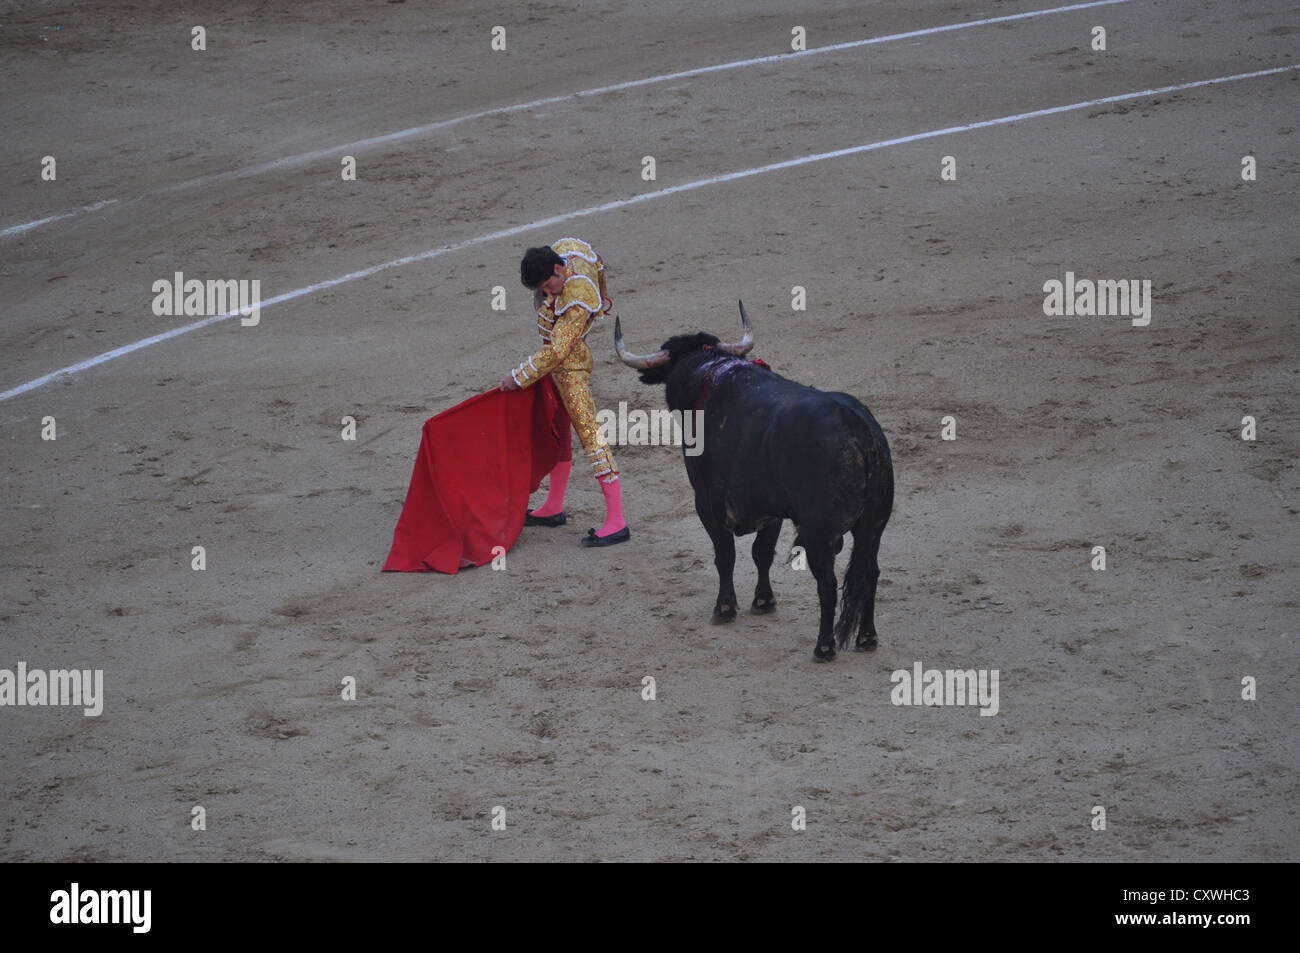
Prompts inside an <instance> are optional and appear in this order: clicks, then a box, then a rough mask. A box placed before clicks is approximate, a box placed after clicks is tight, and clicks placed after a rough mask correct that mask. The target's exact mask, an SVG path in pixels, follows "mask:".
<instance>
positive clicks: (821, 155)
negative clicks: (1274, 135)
mask: <svg viewBox="0 0 1300 953" xmlns="http://www.w3.org/2000/svg"><path fill="white" fill-rule="evenodd" d="M1294 69H1300V63H1293V64H1291V65H1290V66H1277V67H1274V68H1272V69H1264V70H1255V71H1254V72H1251V73H1236V74H1233V75H1232V76H1217V77H1215V78H1214V79H1201V80H1195V81H1194V82H1190V83H1178V84H1175V85H1173V86H1158V87H1155V88H1153V89H1143V90H1139V91H1137V92H1134V93H1120V94H1119V95H1116V96H1103V97H1101V98H1100V99H1088V100H1084V101H1083V102H1078V103H1070V104H1068V105H1065V106H1050V107H1048V108H1046V109H1034V110H1031V111H1029V112H1023V113H1015V114H1014V115H1011V116H999V117H998V118H996V119H984V120H981V121H979V122H972V123H966V124H965V125H961V126H947V127H945V128H943V129H932V130H930V131H929V132H918V133H913V134H912V135H910V136H899V137H898V138H896V139H881V140H879V141H878V142H868V143H865V144H864V145H860V146H849V147H848V148H845V149H835V150H833V151H831V152H818V153H815V154H814V155H807V156H800V157H799V158H797V159H786V160H785V161H784V162H773V163H770V164H768V165H760V166H756V167H754V168H752V169H742V170H740V171H738V172H728V173H725V174H724V175H714V176H710V177H709V178H707V179H696V180H694V181H692V182H684V183H682V184H681V185H673V186H669V187H668V188H665V189H658V190H656V191H654V192H644V193H642V194H641V195H634V196H632V197H630V198H625V199H615V200H614V201H612V202H605V203H603V204H601V205H592V206H590V207H588V208H583V209H578V210H577V211H573V212H564V213H563V214H561V215H552V216H551V217H550V218H544V219H540V220H538V221H536V222H529V223H528V224H526V225H515V226H513V227H512V228H503V229H501V230H499V231H495V232H490V233H488V234H486V235H479V236H477V237H475V238H467V239H465V240H464V241H461V242H455V243H453V244H450V245H442V246H439V247H438V248H430V249H428V250H426V251H422V252H419V253H417V254H414V255H407V256H405V257H404V258H395V259H393V260H392V261H386V262H384V263H382V264H379V265H371V266H370V267H369V268H363V269H362V270H360V271H353V272H349V273H348V274H346V275H340V276H339V277H337V278H330V279H329V280H328V281H320V282H317V283H316V284H312V285H307V286H305V287H302V288H295V289H294V290H293V291H286V292H285V293H284V294H279V295H276V296H275V297H273V298H268V299H266V300H265V301H263V302H262V303H261V307H262V308H268V307H270V306H272V305H276V304H281V303H283V302H285V301H292V300H293V299H294V298H301V297H302V296H303V295H309V294H312V293H313V292H316V291H324V290H326V289H328V288H334V287H337V286H338V285H342V284H346V283H348V282H351V281H356V280H358V279H360V278H368V277H370V276H371V275H375V274H378V273H379V272H381V271H388V270H389V269H391V268H400V267H401V266H403V265H411V264H415V263H416V262H421V261H428V260H429V259H431V258H438V257H439V256H441V255H445V254H447V253H449V252H454V251H460V250H461V249H463V248H470V247H473V246H474V245H482V244H484V243H485V242H492V241H497V240H498V239H502V238H511V237H513V236H515V235H519V234H522V233H524V232H529V231H534V230H537V229H542V228H550V227H551V226H553V225H560V224H562V223H564V222H569V221H572V220H573V219H575V218H582V217H584V216H587V215H599V214H600V213H602V212H611V211H614V210H615V209H620V208H627V207H628V206H629V205H636V204H638V203H641V202H649V201H652V200H654V199H660V198H665V197H667V196H669V195H678V194H680V193H682V192H690V191H693V190H695V189H702V188H706V187H708V186H710V185H720V184H721V183H723V182H734V181H735V180H737V179H746V178H749V177H750V176H754V175H762V174H763V173H765V172H776V171H778V170H780V169H793V168H796V167H798V166H801V165H808V164H809V163H812V162H824V161H825V160H827V159H837V158H840V157H842V156H850V155H857V154H859V153H863V152H872V151H875V150H876V149H887V148H889V147H890V146H900V145H906V144H907V143H910V142H920V141H922V140H924V139H935V138H937V137H939V136H951V135H953V134H955V133H959V132H969V131H971V130H973V129H988V128H991V127H993V126H1005V125H1008V124H1010V123H1013V122H1021V121H1023V120H1025V119H1038V118H1041V117H1043V116H1053V115H1057V114H1059V113H1067V112H1072V111H1075V110H1079V109H1088V108H1090V107H1092V106H1102V105H1105V104H1107V103H1119V102H1124V101H1125V100H1129V99H1142V98H1144V97H1147V96H1159V95H1163V94H1165V93H1177V92H1182V91H1183V90H1188V89H1197V88H1199V87H1202V86H1217V85H1219V84H1220V83H1232V82H1236V81H1238V80H1243V79H1255V78H1257V77H1260V76H1274V75H1276V74H1278V73H1285V72H1288V71H1290V70H1294ZM237 314H239V312H238V311H237V310H236V311H228V312H227V313H225V314H219V315H214V316H213V317H209V318H204V319H203V320H202V321H196V322H194V323H193V324H187V325H184V326H183V327H179V328H173V329H172V330H170V331H165V332H163V333H162V334H155V335H154V336H152V337H148V338H144V339H143V340H140V341H136V342H134V343H133V344H126V345H123V346H122V347H119V348H114V349H113V350H111V351H106V352H105V353H103V354H99V355H97V356H95V357H92V358H88V359H87V360H84V361H80V362H78V363H76V364H71V365H69V366H68V367H63V368H60V369H59V370H57V371H51V372H50V373H48V374H44V375H42V376H41V377H37V378H35V379H34V380H30V381H28V382H27V383H26V384H20V385H18V386H17V387H13V388H10V389H9V390H7V391H4V392H3V393H0V401H4V400H9V399H10V398H11V397H17V396H18V395H19V394H25V393H27V392H28V391H30V390H35V389H36V388H38V387H41V386H43V385H45V384H48V383H49V382H50V381H52V380H54V379H55V378H57V377H62V376H64V375H67V374H76V373H78V372H79V371H84V370H87V369H89V368H92V367H95V366H96V365H99V364H103V363H105V362H106V361H111V360H114V359H115V358H119V357H122V356H124V355H126V354H130V353H132V352H133V351H138V350H140V349H141V348H146V347H150V346H151V345H154V344H158V343H160V342H162V341H168V340H170V339H172V338H174V337H179V336H180V335H182V334H188V333H189V332H190V331H197V330H199V329H200V328H206V327H207V326H208V325H210V324H215V323H217V322H218V321H224V320H226V319H228V318H232V317H234V316H235V315H237Z"/></svg>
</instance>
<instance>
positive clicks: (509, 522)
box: [384, 376, 572, 573]
mask: <svg viewBox="0 0 1300 953" xmlns="http://www.w3.org/2000/svg"><path fill="white" fill-rule="evenodd" d="M571 458H572V450H571V444H570V437H569V415H568V414H567V413H566V412H565V410H564V404H563V403H562V402H561V401H560V396H559V393H558V391H556V389H555V384H554V383H552V382H551V378H550V377H549V376H548V377H544V378H542V380H541V381H539V382H538V383H537V384H535V385H533V386H532V387H528V388H525V389H523V390H512V391H501V390H491V391H487V392H486V393H483V394H479V395H478V396H477V397H471V398H470V399H469V400H467V401H465V402H463V403H460V404H457V405H456V406H455V407H452V408H451V409H450V410H444V411H443V412H442V413H440V414H438V415H437V416H436V417H430V418H429V419H428V420H426V421H425V422H424V430H423V433H422V435H421V437H420V450H419V453H418V454H417V456H416V458H415V470H414V472H412V473H411V486H410V489H408V490H407V491H406V503H405V504H404V505H403V506H402V515H401V517H400V518H399V519H398V520H397V528H396V529H395V530H393V548H392V550H391V551H390V552H389V554H388V561H387V562H385V563H384V571H385V572H428V571H429V570H431V569H432V570H436V571H437V572H445V573H455V572H456V571H457V570H459V569H461V568H463V567H465V566H482V565H483V564H484V563H486V562H489V561H491V559H492V558H493V556H494V555H496V554H494V553H493V551H492V550H493V549H494V548H495V547H497V546H502V547H504V548H505V549H506V550H509V549H510V547H511V546H513V545H514V542H515V540H516V539H518V538H519V531H520V530H522V529H523V528H524V513H525V512H526V511H527V510H528V495H529V494H530V493H532V492H533V491H534V490H536V489H537V487H538V486H539V485H540V484H541V482H542V477H544V476H546V474H548V473H550V472H551V470H552V469H553V468H554V466H555V464H557V463H558V462H560V461H561V460H569V459H571Z"/></svg>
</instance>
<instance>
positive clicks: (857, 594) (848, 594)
mask: <svg viewBox="0 0 1300 953" xmlns="http://www.w3.org/2000/svg"><path fill="white" fill-rule="evenodd" d="M868 549H870V550H872V555H871V556H868V555H867V550H868ZM875 562H876V560H875V547H874V546H868V545H867V540H866V539H865V538H864V537H863V536H862V535H861V534H859V533H858V532H856V530H855V532H854V534H853V555H852V556H851V557H850V558H849V567H848V569H846V570H845V571H844V591H843V592H842V594H841V595H840V618H839V621H837V622H836V623H835V640H836V642H837V643H838V644H839V647H840V649H841V650H842V649H843V648H844V646H846V645H848V642H849V637H850V636H851V635H853V634H854V633H855V632H857V631H858V630H859V629H860V628H861V626H862V617H863V615H864V614H865V613H866V612H867V611H868V610H867V589H868V583H870V588H871V590H872V591H873V593H874V590H875V588H876V587H875V579H868V575H869V574H870V573H871V572H872V571H873V570H874V569H875ZM868 621H870V620H868Z"/></svg>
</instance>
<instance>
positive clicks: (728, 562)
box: [695, 496, 736, 625]
mask: <svg viewBox="0 0 1300 953" xmlns="http://www.w3.org/2000/svg"><path fill="white" fill-rule="evenodd" d="M695 511H696V512H697V513H699V514H700V522H702V523H703V524H704V529H705V530H706V531H707V532H708V534H709V539H711V540H713V564H714V565H715V566H717V567H718V601H717V602H715V603H714V604H713V618H712V619H710V620H709V621H710V622H712V623H713V624H714V625H720V624H721V623H723V622H731V621H732V620H733V619H735V618H736V588H735V586H734V585H733V583H732V572H733V571H734V570H735V568H736V540H735V537H733V536H732V535H731V531H730V530H729V529H727V527H726V526H724V525H723V523H722V506H721V505H720V503H719V504H718V505H714V503H713V501H711V500H709V499H707V498H701V497H699V496H697V497H696V498H695Z"/></svg>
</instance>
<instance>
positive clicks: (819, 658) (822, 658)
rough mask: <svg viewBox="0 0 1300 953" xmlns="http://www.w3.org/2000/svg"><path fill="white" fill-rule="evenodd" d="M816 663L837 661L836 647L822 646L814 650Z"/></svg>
mask: <svg viewBox="0 0 1300 953" xmlns="http://www.w3.org/2000/svg"><path fill="white" fill-rule="evenodd" d="M813 661H814V662H833V661H835V646H833V645H832V646H828V647H827V648H822V647H821V646H820V645H819V646H817V648H815V649H813Z"/></svg>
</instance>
